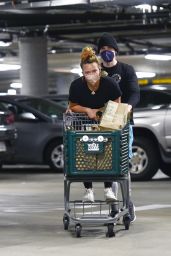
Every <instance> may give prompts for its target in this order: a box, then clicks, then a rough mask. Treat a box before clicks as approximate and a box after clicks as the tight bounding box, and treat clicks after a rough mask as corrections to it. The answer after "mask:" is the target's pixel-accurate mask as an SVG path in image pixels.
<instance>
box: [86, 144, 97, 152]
mask: <svg viewBox="0 0 171 256" xmlns="http://www.w3.org/2000/svg"><path fill="white" fill-rule="evenodd" d="M87 146H88V151H99V150H100V148H99V144H98V143H91V144H89V143H88V144H87Z"/></svg>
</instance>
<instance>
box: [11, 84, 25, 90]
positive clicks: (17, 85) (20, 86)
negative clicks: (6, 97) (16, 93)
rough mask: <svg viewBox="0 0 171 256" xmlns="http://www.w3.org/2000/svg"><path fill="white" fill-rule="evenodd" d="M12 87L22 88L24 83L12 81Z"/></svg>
mask: <svg viewBox="0 0 171 256" xmlns="http://www.w3.org/2000/svg"><path fill="white" fill-rule="evenodd" d="M10 87H11V88H15V89H18V88H19V89H20V88H22V83H11V84H10Z"/></svg>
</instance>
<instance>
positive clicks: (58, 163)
mask: <svg viewBox="0 0 171 256" xmlns="http://www.w3.org/2000/svg"><path fill="white" fill-rule="evenodd" d="M45 159H46V163H47V164H48V165H49V166H50V168H51V169H53V170H57V171H58V172H60V171H61V170H62V169H63V168H64V159H63V143H62V140H58V141H54V142H52V143H51V144H50V145H49V146H48V148H47V149H46V152H45Z"/></svg>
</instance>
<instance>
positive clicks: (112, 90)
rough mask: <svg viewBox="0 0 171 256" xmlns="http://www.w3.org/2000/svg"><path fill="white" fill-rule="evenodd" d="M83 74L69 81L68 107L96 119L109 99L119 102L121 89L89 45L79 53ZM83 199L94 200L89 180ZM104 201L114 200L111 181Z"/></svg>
mask: <svg viewBox="0 0 171 256" xmlns="http://www.w3.org/2000/svg"><path fill="white" fill-rule="evenodd" d="M80 65H81V68H82V73H83V76H82V77H80V78H78V79H76V80H74V81H73V82H72V83H71V86H70V90H69V109H70V110H71V111H72V112H79V113H85V114H87V115H88V117H89V118H91V119H96V113H97V112H98V111H99V109H100V108H102V107H104V105H105V103H107V102H108V101H109V100H113V101H115V102H120V97H121V90H120V89H119V87H118V85H117V83H116V82H115V81H114V80H113V79H112V78H110V77H107V76H105V77H103V76H102V74H101V65H100V62H99V60H98V58H97V56H96V55H95V52H94V51H93V49H92V48H91V47H85V48H83V50H82V54H81V63H80ZM84 186H85V189H86V191H85V195H84V199H83V200H84V201H91V202H94V192H93V187H92V183H91V182H85V183H84ZM104 186H105V189H104V192H105V199H106V201H116V200H117V199H116V197H115V195H114V193H113V192H112V188H111V187H112V183H111V182H105V183H104Z"/></svg>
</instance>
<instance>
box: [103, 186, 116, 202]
mask: <svg viewBox="0 0 171 256" xmlns="http://www.w3.org/2000/svg"><path fill="white" fill-rule="evenodd" d="M104 196H105V199H106V201H107V202H115V201H117V198H116V197H115V195H114V193H113V191H112V188H105V189H104Z"/></svg>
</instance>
